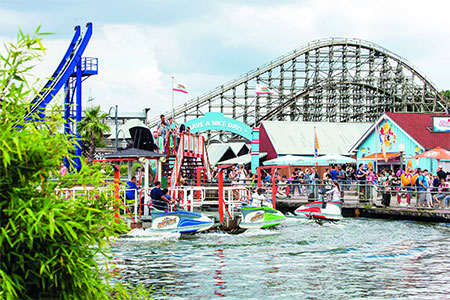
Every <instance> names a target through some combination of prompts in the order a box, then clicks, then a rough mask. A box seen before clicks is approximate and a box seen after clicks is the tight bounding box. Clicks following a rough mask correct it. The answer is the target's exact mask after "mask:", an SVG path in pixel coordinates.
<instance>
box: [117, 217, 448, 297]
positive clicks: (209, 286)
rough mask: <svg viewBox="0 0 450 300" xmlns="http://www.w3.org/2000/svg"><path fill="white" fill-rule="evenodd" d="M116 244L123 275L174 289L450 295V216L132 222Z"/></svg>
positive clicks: (191, 292) (185, 293)
mask: <svg viewBox="0 0 450 300" xmlns="http://www.w3.org/2000/svg"><path fill="white" fill-rule="evenodd" d="M112 250H113V253H114V259H115V261H116V262H117V263H118V267H119V269H121V270H122V274H123V280H126V281H128V282H130V283H132V284H136V283H143V284H145V285H147V286H152V285H154V289H156V290H157V291H161V290H162V289H163V290H164V293H166V295H167V296H166V297H167V298H169V299H199V298H204V299H211V298H220V297H226V298H228V299H259V300H261V299H360V298H364V299H400V298H401V299H408V298H409V299H450V253H449V252H450V225H448V224H424V223H417V222H408V221H387V220H376V219H358V218H347V219H344V220H343V221H341V222H339V223H338V224H325V225H322V226H321V225H318V224H315V223H305V222H299V221H297V220H292V219H288V221H287V223H286V224H285V225H284V226H283V227H280V228H278V229H274V230H254V231H247V232H245V233H243V234H239V235H231V234H226V233H205V234H198V235H194V236H179V235H173V236H170V237H165V238H162V237H149V236H146V235H145V231H143V230H140V229H135V230H133V231H132V232H131V234H130V235H128V236H126V237H123V238H120V239H119V240H117V241H116V243H115V244H114V246H113V249H112ZM161 295H162V293H161V292H158V293H157V294H155V297H158V296H161Z"/></svg>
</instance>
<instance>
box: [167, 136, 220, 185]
mask: <svg viewBox="0 0 450 300" xmlns="http://www.w3.org/2000/svg"><path fill="white" fill-rule="evenodd" d="M197 167H205V168H206V177H207V179H209V180H210V179H211V177H212V174H211V167H210V164H209V158H208V152H207V151H206V144H205V139H204V138H203V137H202V136H199V135H196V134H192V133H182V134H181V137H180V144H179V145H178V149H177V152H176V155H168V156H167V160H166V162H164V163H163V165H162V176H167V177H169V178H170V181H169V186H170V187H175V186H178V185H179V184H180V179H181V177H183V178H185V179H188V180H190V179H193V180H194V179H195V178H196V171H197Z"/></svg>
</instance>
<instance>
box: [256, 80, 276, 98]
mask: <svg viewBox="0 0 450 300" xmlns="http://www.w3.org/2000/svg"><path fill="white" fill-rule="evenodd" d="M273 93H274V91H273V90H271V89H269V88H268V87H267V86H264V85H261V84H259V83H257V84H256V95H272V94H273Z"/></svg>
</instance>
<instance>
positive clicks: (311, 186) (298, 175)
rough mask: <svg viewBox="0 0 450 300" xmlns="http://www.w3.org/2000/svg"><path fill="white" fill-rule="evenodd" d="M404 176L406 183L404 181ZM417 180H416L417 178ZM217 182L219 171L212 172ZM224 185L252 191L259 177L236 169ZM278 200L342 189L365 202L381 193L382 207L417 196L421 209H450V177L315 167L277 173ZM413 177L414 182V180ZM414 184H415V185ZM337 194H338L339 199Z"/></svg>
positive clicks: (268, 177)
mask: <svg viewBox="0 0 450 300" xmlns="http://www.w3.org/2000/svg"><path fill="white" fill-rule="evenodd" d="M402 174H404V175H403V177H404V179H403V180H402ZM416 174H417V176H414V175H416ZM213 175H214V176H215V177H216V178H217V175H218V172H217V168H215V169H214V170H213ZM261 175H262V183H263V185H265V186H271V185H272V174H271V173H270V172H265V171H264V170H262V174H261ZM223 176H224V180H225V182H227V181H228V182H231V183H232V184H233V185H244V186H246V187H250V188H253V187H255V186H256V184H257V178H256V174H253V173H252V172H251V171H249V170H247V169H245V168H244V167H243V166H242V165H236V166H233V167H231V168H229V169H228V170H226V171H225V172H224V175H223ZM274 176H276V177H275V184H276V189H277V191H276V196H277V198H281V199H282V198H289V197H292V196H306V197H308V198H316V197H318V194H325V193H326V192H328V191H331V190H333V189H334V188H335V187H336V186H338V187H339V193H340V192H341V191H342V192H343V191H346V190H353V191H355V192H356V191H358V192H359V194H360V196H361V197H362V198H366V199H374V198H375V197H376V196H377V194H376V193H378V192H380V193H381V195H382V204H383V205H385V206H389V205H390V199H391V196H392V195H399V196H400V195H401V196H405V197H406V199H407V200H406V201H407V205H410V204H411V199H412V197H413V194H415V195H416V196H417V206H418V207H434V208H450V173H446V172H445V171H444V170H443V167H442V166H439V167H438V169H437V172H436V173H431V172H429V171H428V170H421V169H414V170H409V171H408V172H406V171H403V172H400V170H397V171H393V170H388V169H383V168H380V170H379V171H378V172H374V170H373V169H372V168H370V167H367V166H366V165H364V164H359V165H358V168H354V167H353V166H351V165H332V166H330V167H329V168H326V169H325V171H324V173H323V174H322V175H319V173H318V172H317V170H316V168H315V167H309V168H305V169H302V168H295V169H294V171H293V172H292V173H291V174H290V176H289V177H287V176H286V175H281V174H280V172H279V171H277V172H275V175H274ZM413 177H414V180H413ZM412 181H414V183H413V182H412ZM337 194H338V192H337V191H336V195H337Z"/></svg>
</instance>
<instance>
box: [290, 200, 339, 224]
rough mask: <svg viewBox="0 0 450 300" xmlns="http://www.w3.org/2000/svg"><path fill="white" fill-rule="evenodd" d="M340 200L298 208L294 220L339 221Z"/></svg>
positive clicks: (320, 202)
mask: <svg viewBox="0 0 450 300" xmlns="http://www.w3.org/2000/svg"><path fill="white" fill-rule="evenodd" d="M343 203H344V201H342V200H330V201H326V200H322V201H316V202H312V203H308V204H305V205H302V206H300V207H299V208H297V209H296V210H295V212H294V214H295V217H296V218H300V219H314V220H316V221H340V220H342V219H343V217H342V204H343Z"/></svg>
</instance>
